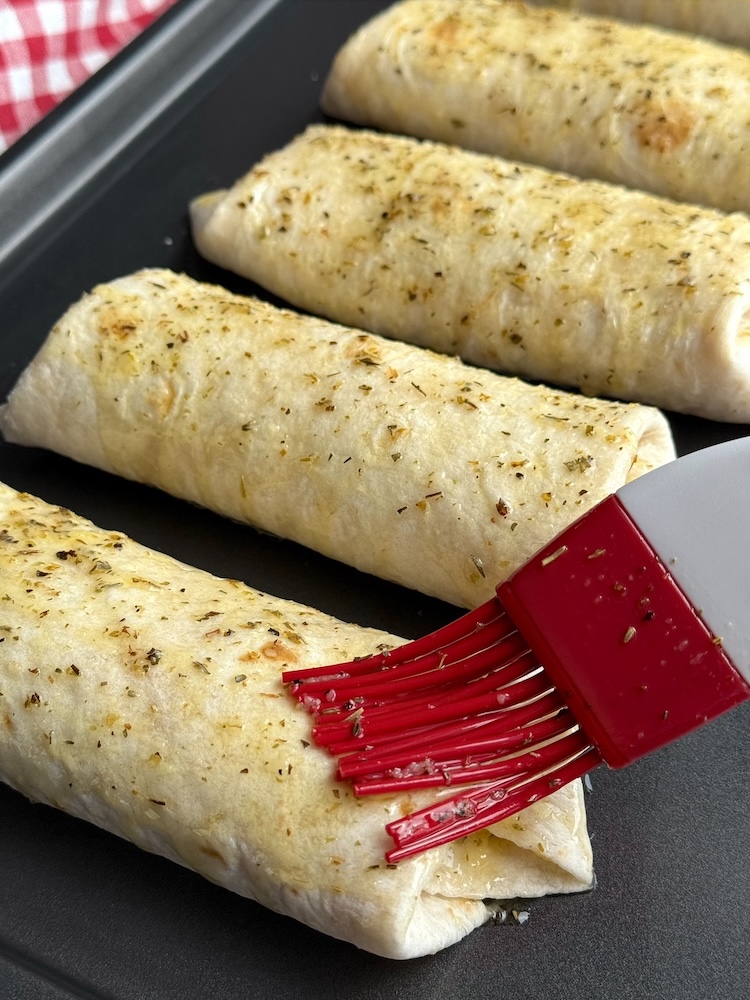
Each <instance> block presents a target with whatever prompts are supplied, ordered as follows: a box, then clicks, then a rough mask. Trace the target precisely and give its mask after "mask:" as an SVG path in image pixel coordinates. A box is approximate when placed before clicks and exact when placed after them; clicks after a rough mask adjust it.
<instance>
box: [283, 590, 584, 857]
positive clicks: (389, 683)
mask: <svg viewBox="0 0 750 1000" xmlns="http://www.w3.org/2000/svg"><path fill="white" fill-rule="evenodd" d="M283 680H284V682H285V683H288V684H289V685H290V688H291V691H292V693H293V694H294V695H295V697H296V698H297V699H298V700H299V701H300V702H301V703H302V704H304V705H306V706H307V707H308V708H309V709H310V710H311V711H313V712H314V713H315V721H314V724H313V738H314V740H315V742H316V743H317V744H318V745H319V746H323V747H325V748H326V749H327V750H328V751H329V752H330V753H332V754H333V755H335V756H337V757H339V758H340V759H339V767H338V772H337V777H338V778H339V779H340V780H352V781H353V782H354V790H355V794H357V795H374V794H383V793H391V794H392V793H394V792H399V791H406V790H409V791H413V790H414V789H418V788H434V787H438V786H448V787H451V786H453V787H455V786H467V785H468V786H471V787H469V788H466V789H465V790H463V791H461V792H460V793H458V794H454V795H452V796H450V797H446V798H445V799H443V800H440V801H438V802H436V803H434V804H432V805H430V806H428V807H427V808H425V809H422V810H419V811H418V812H415V813H412V814H411V815H409V816H406V817H404V818H403V819H400V820H396V821H394V822H392V823H390V824H389V825H388V826H387V827H386V830H387V831H388V833H389V834H390V835H391V837H392V838H393V840H394V842H395V847H394V849H393V850H391V851H390V852H388V854H387V855H386V857H387V859H388V860H389V861H399V860H402V859H404V858H407V857H409V856H411V855H414V854H418V853H420V852H422V851H424V850H427V849H428V848H430V847H436V846H438V845H440V844H444V843H448V842H450V841H452V840H455V839H457V838H458V837H461V836H465V835H466V834H469V833H473V832H475V831H477V830H480V829H483V828H484V827H487V826H489V825H491V824H493V823H497V822H499V821H500V820H501V819H503V818H505V817H506V816H510V815H512V814H514V813H516V812H518V811H519V810H521V809H523V808H525V806H527V805H529V804H530V803H531V802H534V801H536V800H537V799H539V798H541V797H543V796H544V795H548V794H550V792H552V791H554V790H555V789H556V788H558V787H560V786H561V785H563V784H566V783H567V782H569V781H572V780H573V779H574V778H576V777H580V776H581V775H583V774H585V773H586V772H587V771H589V770H590V769H591V768H592V767H594V766H595V765H596V764H597V763H599V762H600V760H601V758H600V756H599V753H598V751H597V750H595V749H594V748H593V747H592V746H591V744H590V742H589V741H588V739H587V738H586V736H585V734H583V733H582V732H581V730H580V729H579V727H578V725H577V723H576V721H575V719H574V718H572V716H571V714H570V712H569V711H568V709H567V708H566V706H565V704H564V702H563V700H562V698H561V697H560V695H559V694H558V692H557V691H556V690H555V688H554V686H553V685H552V683H551V681H550V680H549V678H548V677H547V675H546V674H545V672H544V670H543V668H542V667H541V666H540V664H539V663H538V662H537V660H536V658H535V656H534V654H533V653H532V652H531V650H530V649H529V647H528V645H527V644H526V642H525V640H524V639H523V637H522V636H521V635H520V634H519V632H518V630H517V629H516V626H515V625H514V623H513V622H512V620H511V619H510V617H509V616H508V614H507V612H506V611H505V609H504V608H503V606H502V604H501V603H500V601H499V600H498V599H497V598H493V599H492V600H491V601H489V602H487V604H484V605H482V607H480V608H478V609H477V610H476V611H474V612H472V613H471V614H468V615H465V616H464V617H463V618H460V619H458V620H457V621H455V622H452V623H451V624H450V625H448V626H446V627H445V628H443V629H440V630H439V631H437V632H434V633H432V634H431V635H428V636H425V637H424V638H422V639H418V640H416V641H415V642H412V643H407V644H405V645H404V646H401V647H399V648H398V649H395V650H388V651H384V652H381V653H378V654H376V655H375V656H371V657H366V658H364V659H361V660H356V661H353V662H352V663H342V664H336V665H334V666H328V667H319V668H312V669H307V670H301V671H288V672H287V673H285V674H284V675H283Z"/></svg>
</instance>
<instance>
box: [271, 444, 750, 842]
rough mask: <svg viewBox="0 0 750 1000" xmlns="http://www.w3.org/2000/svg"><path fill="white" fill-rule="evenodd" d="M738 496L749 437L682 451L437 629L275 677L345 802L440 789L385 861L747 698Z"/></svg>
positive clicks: (520, 804)
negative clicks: (330, 757)
mask: <svg viewBox="0 0 750 1000" xmlns="http://www.w3.org/2000/svg"><path fill="white" fill-rule="evenodd" d="M749 487H750V438H745V439H743V440H740V441H732V442H729V443H727V444H723V445H717V446H716V447H713V448H709V449H706V450H705V451H702V452H697V453H696V454H693V455H690V456H687V457H685V458H681V459H679V460H677V461H676V462H672V463H670V464H669V465H667V466H664V467H663V468H661V469H657V470H656V471H654V472H651V473H649V474H648V475H646V476H643V477H642V478H640V479H638V480H636V481H635V482H633V483H629V484H628V485H627V486H624V487H623V488H622V489H620V490H618V492H617V493H615V494H613V495H612V496H610V497H608V498H607V499H606V500H603V501H602V502H601V503H600V504H598V506H596V507H594V508H593V509H592V510H590V511H589V512H588V513H587V514H585V515H584V516H583V517H581V518H580V519H579V520H578V521H576V522H575V523H574V524H573V525H571V526H570V527H569V528H567V529H566V530H565V531H563V532H562V533H561V534H560V535H558V536H557V538H555V539H554V541H552V542H550V544H549V545H547V546H546V547H545V548H544V549H542V550H541V551H540V552H538V553H537V554H536V555H535V556H533V557H532V558H531V559H530V560H529V561H528V562H527V563H526V564H525V565H524V566H522V567H521V568H520V569H519V570H517V571H516V573H514V574H513V576H511V577H510V579H508V580H507V581H505V583H502V584H500V586H499V587H498V588H497V596H496V597H494V598H493V599H492V600H490V601H488V602H487V603H486V604H484V605H482V606H481V607H480V608H478V609H477V610H476V611H473V612H471V613H470V614H468V615H465V616H464V617H463V618H460V619H459V620H457V621H455V622H453V623H452V624H450V625H448V626H446V627H445V628H442V629H439V630H438V631H437V632H434V633H432V634H431V635H428V636H425V637H424V638H422V639H418V640H416V641H415V642H411V643H407V644H406V645H404V646H401V647H399V648H397V649H394V650H388V651H385V652H382V653H378V654H376V655H374V656H371V657H366V658H363V659H360V660H356V661H354V662H352V663H345V664H337V665H335V666H328V667H321V668H313V669H312V670H300V671H288V672H287V673H285V674H284V681H285V682H288V683H289V684H290V685H291V690H292V692H293V693H294V695H295V696H296V697H297V698H298V699H299V700H300V701H301V702H302V703H303V704H305V705H306V706H307V707H308V708H310V710H311V711H313V712H314V713H315V715H316V718H315V723H314V727H313V738H314V739H315V741H316V743H318V744H319V745H321V746H324V747H326V748H327V749H328V750H329V751H330V752H331V753H332V754H334V755H335V756H337V757H338V758H339V762H338V771H337V777H338V778H339V779H340V780H351V781H353V783H354V789H355V792H356V794H357V795H371V794H380V793H384V792H387V793H393V792H399V791H404V792H406V791H410V790H412V789H416V788H427V787H440V786H443V787H446V786H447V787H449V788H450V789H451V791H450V794H444V795H443V797H440V798H438V800H437V801H436V802H435V803H434V804H432V805H430V806H428V807H427V808H424V809H420V810H419V811H418V812H414V813H412V814H411V815H409V816H406V817H404V818H403V819H398V820H395V821H394V822H392V823H390V824H389V825H388V826H387V827H386V829H387V831H388V833H389V834H390V835H391V836H392V838H393V840H394V842H395V847H394V848H393V850H391V851H390V852H389V853H388V854H387V859H388V860H389V861H399V860H401V859H403V858H406V857H409V856H410V855H413V854H418V853H420V852H421V851H423V850H426V849H427V848H430V847H435V846H437V845H439V844H443V843H447V842H449V841H451V840H455V839H457V838H458V837H461V836H464V835H465V834H468V833H472V832H474V831H475V830H479V829H482V828H484V827H486V826H489V825H490V824H492V823H496V822H498V821H499V820H501V819H503V818H504V817H506V816H509V815H512V814H513V813H516V812H518V811H519V810H520V809H523V808H524V807H525V806H527V805H529V804H530V803H532V802H535V801H536V800H538V799H540V798H542V797H543V796H545V795H549V794H550V792H552V791H554V790H555V789H556V788H559V787H560V786H561V785H563V784H565V783H567V782H569V781H572V780H573V779H574V778H577V777H580V776H582V775H583V774H585V773H586V772H587V771H589V770H590V769H591V768H593V767H594V766H595V765H596V764H598V763H600V762H602V761H604V762H606V763H607V764H609V765H610V766H612V767H622V766H624V765H626V764H629V763H631V762H632V761H634V760H636V759H637V758H638V757H641V756H643V755H644V754H647V753H650V752H651V751H652V750H655V749H657V748H658V747H660V746H663V745H664V744H666V743H670V742H671V741H673V740H676V739H677V738H678V737H680V736H682V735H684V734H685V733H687V732H689V731H691V730H693V729H696V728H697V727H698V726H700V725H702V724H703V723H704V722H707V721H708V720H709V719H711V718H714V717H715V716H717V715H719V714H720V713H721V712H724V711H726V710H727V709H729V708H731V707H732V706H734V705H737V704H739V703H740V702H742V701H744V700H746V699H747V698H750V683H749V682H750V608H748V604H747V600H748V598H747V595H748V594H750V559H748V542H749V541H750V503H748V502H746V496H745V494H746V491H747V490H748V488H749ZM542 665H543V666H542Z"/></svg>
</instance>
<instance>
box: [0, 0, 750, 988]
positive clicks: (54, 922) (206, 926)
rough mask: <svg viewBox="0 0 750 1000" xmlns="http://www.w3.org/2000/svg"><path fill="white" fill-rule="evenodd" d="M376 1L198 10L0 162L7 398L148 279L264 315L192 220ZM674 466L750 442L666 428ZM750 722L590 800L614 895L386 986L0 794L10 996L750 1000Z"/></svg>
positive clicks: (389, 590)
mask: <svg viewBox="0 0 750 1000" xmlns="http://www.w3.org/2000/svg"><path fill="white" fill-rule="evenodd" d="M383 6H385V3H384V2H383V0H265V2H253V0H182V2H181V3H179V4H178V5H177V6H176V7H175V8H174V9H173V10H172V11H171V12H170V13H169V14H168V15H167V16H166V17H165V18H164V19H163V20H162V21H161V22H159V23H158V24H157V25H156V26H155V27H154V28H153V29H151V30H149V31H148V32H147V33H146V35H145V36H143V37H142V38H141V39H139V41H138V42H137V43H136V44H135V45H133V46H131V47H130V48H129V49H128V50H127V51H126V52H125V53H124V54H123V55H122V56H120V57H118V59H116V60H115V62H114V63H113V64H111V65H110V66H109V67H107V68H106V69H105V70H104V71H103V72H101V73H100V74H98V75H97V77H95V78H94V80H92V81H91V82H90V83H89V84H88V85H86V86H85V87H84V88H83V89H82V90H81V91H80V92H78V93H77V94H76V95H75V96H74V97H73V98H72V99H70V100H69V101H68V102H66V103H65V104H64V105H63V106H62V107H61V108H59V109H58V110H57V111H55V112H54V113H53V114H52V115H51V116H50V117H49V118H48V119H46V120H45V122H43V123H42V124H41V125H40V126H38V127H37V128H36V129H34V130H33V131H32V133H31V134H30V135H28V136H27V137H25V138H24V139H23V140H22V141H21V142H20V143H19V144H18V145H17V146H15V147H13V149H12V150H11V151H10V152H8V153H6V154H4V156H2V157H0V323H1V324H2V325H1V326H0V398H1V397H4V395H5V393H6V392H7V390H8V389H9V388H10V386H11V385H12V384H13V382H14V380H15V378H16V377H17V374H18V372H19V370H20V368H21V367H22V366H23V365H24V364H25V363H26V362H27V361H28V360H29V359H30V357H31V355H32V354H33V352H34V350H35V349H36V347H37V346H38V345H39V344H40V343H41V341H42V339H43V337H44V336H45V334H46V332H47V330H48V328H49V326H50V325H51V323H52V322H53V321H54V320H55V319H56V318H57V316H58V315H59V314H60V313H61V312H62V311H63V309H64V308H65V307H66V306H67V305H68V304H69V303H70V302H71V301H73V300H74V299H75V298H77V297H78V296H79V295H80V294H81V292H83V291H84V290H85V289H87V288H89V287H90V286H92V285H93V284H94V283H96V282H97V281H100V280H106V279H108V278H112V277H114V276H116V275H119V274H123V273H126V272H128V271H130V270H134V269H135V268H138V267H141V266H147V265H149V266H152V265H155V266H169V267H173V268H175V269H182V270H186V271H187V272H188V273H190V274H192V275H194V276H195V277H197V278H202V279H206V280H212V281H219V282H223V283H224V284H226V285H228V286H230V287H232V288H233V289H234V290H241V291H248V290H249V291H256V292H257V291H258V290H257V289H253V288H250V286H249V285H248V284H247V283H244V282H241V281H239V280H238V279H233V278H232V277H231V276H229V275H226V274H224V273H222V272H219V271H218V270H217V269H215V268H212V267H210V266H209V265H207V264H205V263H204V262H202V261H201V260H200V259H199V258H198V257H197V255H196V253H195V251H194V250H193V248H192V246H191V244H190V239H189V235H188V228H187V217H186V204H187V202H188V201H189V199H190V198H191V197H193V196H194V195H195V194H197V193H199V192H201V191H204V190H207V189H209V188H212V187H216V186H219V185H222V184H226V183H227V182H229V181H231V180H233V179H234V178H235V177H236V176H238V175H239V174H240V173H242V172H244V170H245V169H247V167H248V166H249V165H250V164H251V163H252V162H253V161H254V160H255V159H257V158H258V157H259V156H260V155H262V154H263V153H265V152H266V151H268V150H270V149H273V148H276V147H278V146H280V145H281V144H283V143H284V142H286V141H287V140H288V139H290V138H291V137H292V136H293V135H294V134H295V133H296V132H298V131H300V130H301V129H302V128H303V127H304V126H305V125H306V124H307V123H308V122H310V121H313V120H316V119H319V118H320V114H319V111H318V107H317V99H318V94H319V91H320V84H321V81H322V78H323V76H324V74H325V72H326V70H327V68H328V66H329V64H330V61H331V58H332V56H333V54H334V52H335V51H336V49H337V48H338V46H339V45H340V44H341V43H342V42H343V40H344V39H345V37H346V36H347V35H348V34H349V33H350V32H351V30H352V29H353V28H354V27H356V26H357V25H358V24H360V23H361V22H363V21H364V20H365V19H366V18H367V17H369V16H370V15H371V14H372V13H374V12H375V11H376V10H378V9H380V8H381V7H383ZM673 426H674V430H675V435H676V439H677V442H678V446H679V449H680V451H683V452H684V451H689V450H692V449H694V448H697V447H702V446H705V445H707V444H710V443H713V442H715V441H719V440H723V439H724V438H727V437H731V436H736V435H738V434H745V433H748V431H749V429H748V428H747V427H724V426H719V425H716V424H710V423H707V422H705V421H700V420H695V419H688V418H682V417H674V418H673ZM0 479H3V480H5V481H6V482H8V483H10V484H11V485H13V486H16V487H18V488H23V489H27V490H30V491H32V492H35V493H37V494H38V495H40V496H42V497H44V498H45V499H47V500H50V501H53V502H58V503H63V504H65V505H67V506H69V507H71V508H73V509H74V510H77V511H79V512H80V513H82V514H84V515H86V516H89V517H91V518H93V519H94V520H96V521H97V522H98V523H100V524H103V525H105V526H109V527H116V528H119V529H122V530H125V531H127V532H129V533H130V534H131V535H133V536H134V537H136V538H137V539H138V540H139V541H142V542H144V543H146V544H149V545H152V546H154V547H157V548H160V549H163V550H165V551H168V552H170V553H171V554H173V555H175V556H177V557H178V558H181V559H184V560H186V561H188V562H192V563H195V564H197V565H200V566H203V567H204V568H206V569H208V570H211V571H213V572H215V573H218V574H221V575H226V576H232V577H239V578H242V579H245V580H247V581H248V582H249V583H250V584H252V585H255V586H259V587H261V588H263V589H265V590H268V591H269V592H271V593H276V594H279V595H281V596H286V597H290V598H294V599H296V600H300V601H305V602H308V603H311V604H313V605H316V606H318V607H321V608H323V609H325V610H327V611H329V612H331V613H333V614H336V615H338V616H340V617H342V618H347V619H350V620H356V621H360V622H362V623H363V624H370V625H380V626H384V627H387V628H390V629H392V630H393V631H395V632H399V633H401V634H404V635H416V634H420V633H422V632H425V631H427V630H429V629H431V628H433V627H435V626H436V625H438V624H440V623H442V622H444V621H446V620H448V619H449V618H452V617H454V616H455V614H456V612H455V609H452V608H449V607H447V606H446V605H442V604H440V603H439V602H436V601H432V600H428V599H426V598H423V597H421V596H419V595H417V594H412V593H410V592H406V591H403V590H401V589H399V588H397V587H393V586H390V585H387V584H384V583H382V582H380V581H377V580H373V579H371V578H368V577H364V576H362V575H360V574H358V573H356V572H354V571H352V570H349V569H347V568H346V567H343V566H340V565H338V564H334V563H331V562H329V561H328V560H325V559H323V558H321V557H319V556H317V555H315V554H314V553H311V552H308V551H306V550H303V549H301V548H299V547H298V546H295V545H292V544H289V543H286V542H283V541H280V540H278V539H275V538H271V537H269V536H266V535H262V534H260V533H258V532H255V531H253V530H251V529H249V528H243V527H240V526H237V525H234V524H230V523H228V522H225V521H222V520H221V519H220V518H218V517H215V516H213V515H211V514H209V513H207V512H205V511H201V510H197V509H195V508H192V507H190V506H189V505H187V504H184V503H181V502H179V501H176V500H173V499H171V498H169V497H166V496H162V495H160V494H158V493H157V492H155V491H153V490H150V489H148V488H144V487H139V486H137V485H135V484H129V483H123V482H121V481H119V480H115V479H113V478H112V477H110V476H107V475H104V474H102V473H99V472H96V471H94V470H91V469H86V468H82V467H79V466H76V465H74V464H73V463H72V462H69V461H67V460H64V459H61V458H58V457H56V456H52V455H49V454H46V453H43V452H39V451H35V450H25V449H20V448H14V447H11V446H8V445H5V444H0ZM749 736H750V712H749V711H748V710H747V708H744V709H743V708H741V709H738V710H736V711H735V712H734V713H733V714H732V715H730V716H727V717H724V718H723V719H721V720H719V721H718V722H716V723H714V724H713V725H712V726H710V727H709V728H707V729H705V730H703V731H702V732H700V733H696V734H694V735H693V736H691V737H689V738H687V739H685V740H684V741H683V742H682V743H681V744H680V745H678V746H674V747H671V748H668V749H666V750H664V751H661V752H660V753H658V754H656V755H655V756H654V757H653V758H651V759H650V760H646V761H642V762H640V763H639V764H636V765H635V766H633V767H632V768H631V769H629V770H628V771H625V772H621V773H611V772H607V771H603V770H601V771H597V772H596V773H595V774H594V775H593V791H592V793H591V795H590V796H589V799H588V806H589V821H590V828H591V831H592V835H593V842H594V848H595V859H596V868H597V875H598V887H597V888H596V889H595V890H594V891H593V892H591V893H588V894H586V895H584V896H578V897H570V898H558V899H548V900H543V901H537V902H533V903H532V904H531V906H530V912H531V919H530V921H529V923H528V924H527V925H526V926H525V927H507V926H506V927H489V926H488V927H486V928H483V929H481V930H479V931H477V932H475V933H474V934H472V935H471V936H470V937H469V938H467V939H466V940H465V941H464V942H462V943H461V944H459V945H457V946H455V947H454V948H451V949H449V950H447V951H445V952H442V953H441V954H439V955H437V956H435V957H432V958H426V959H420V960H417V961H413V962H409V963H392V962H388V961H386V960H382V959H379V958H375V957H373V956H371V955H368V954H366V953H362V952H358V951H357V950H355V949H354V948H352V947H350V946H348V945H344V944H341V943H340V942H336V941H333V940H330V939H328V938H326V937H324V936H322V935H320V934H317V933H315V932H313V931H311V930H309V929H307V928H306V927H304V926H302V925H299V924H297V923H295V922H293V921H291V920H288V919H286V918H282V917H280V916H278V915H276V914H273V913H270V912H268V911H266V910H263V909H262V908H260V907H259V906H257V905H256V904H253V903H251V902H248V901H246V900H243V899H240V898H239V897H235V896H233V895H232V894H231V893H228V892H225V891H223V890H221V889H218V888H217V887H215V886H213V885H211V884H209V883H208V882H205V881H204V880H202V879H200V878H199V877H197V876H195V875H193V874H191V873H189V872H187V871H184V870H182V869H180V868H178V867H177V866H175V865H172V864H171V863H169V862H167V861H164V860H162V859H160V858H157V857H153V856H150V855H147V854H144V853H142V852H140V851H138V850H137V849H136V848H134V847H132V846H131V845H129V844H127V843H124V842H121V841H119V840H118V839H116V838H114V837H112V836H110V835H109V834H106V833H103V832H101V831H99V830H97V829H95V828H93V827H90V826H88V825H86V824H84V823H81V822H79V821H77V820H73V819H71V818H69V817H66V816H64V815H62V814H59V813H56V812H55V811H53V810H51V809H49V808H46V807H43V806H36V805H31V804H30V803H28V802H27V801H26V800H25V799H23V798H22V797H21V796H20V795H18V794H16V793H15V792H12V791H11V790H9V789H8V788H6V787H4V786H2V787H0V858H2V866H1V867H0V997H2V998H3V1000H4V998H12V1000H26V998H29V1000H47V998H49V1000H68V998H74V997H75V998H87V1000H104V998H106V1000H146V998H148V1000H193V998H212V1000H213V998H216V1000H219V998H221V1000H234V998H240V997H274V998H278V1000H286V998H290V1000H291V998H298V997H305V998H309V1000H317V998H329V997H331V998H333V997H336V998H355V1000H360V998H361V1000H369V998H380V997H389V998H394V1000H400V998H404V1000H406V998H409V1000H440V998H449V997H450V998H456V997H458V998H467V1000H485V998H486V1000H490V998H493V1000H495V998H501V997H504V996H508V997H514V998H516V1000H548V998H556V997H566V998H567V1000H603V998H608V1000H641V998H646V997H649V998H652V997H653V998H665V1000H699V998H700V1000H703V998H704V997H707V996H716V997H717V998H726V1000H742V998H746V997H748V996H750V962H749V961H748V958H747V947H748V942H749V941H750V907H748V899H750V864H749V863H748V862H749V861H750V849H749V847H748V845H749V844H750V780H749V776H750V740H749V739H748V737H749Z"/></svg>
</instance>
